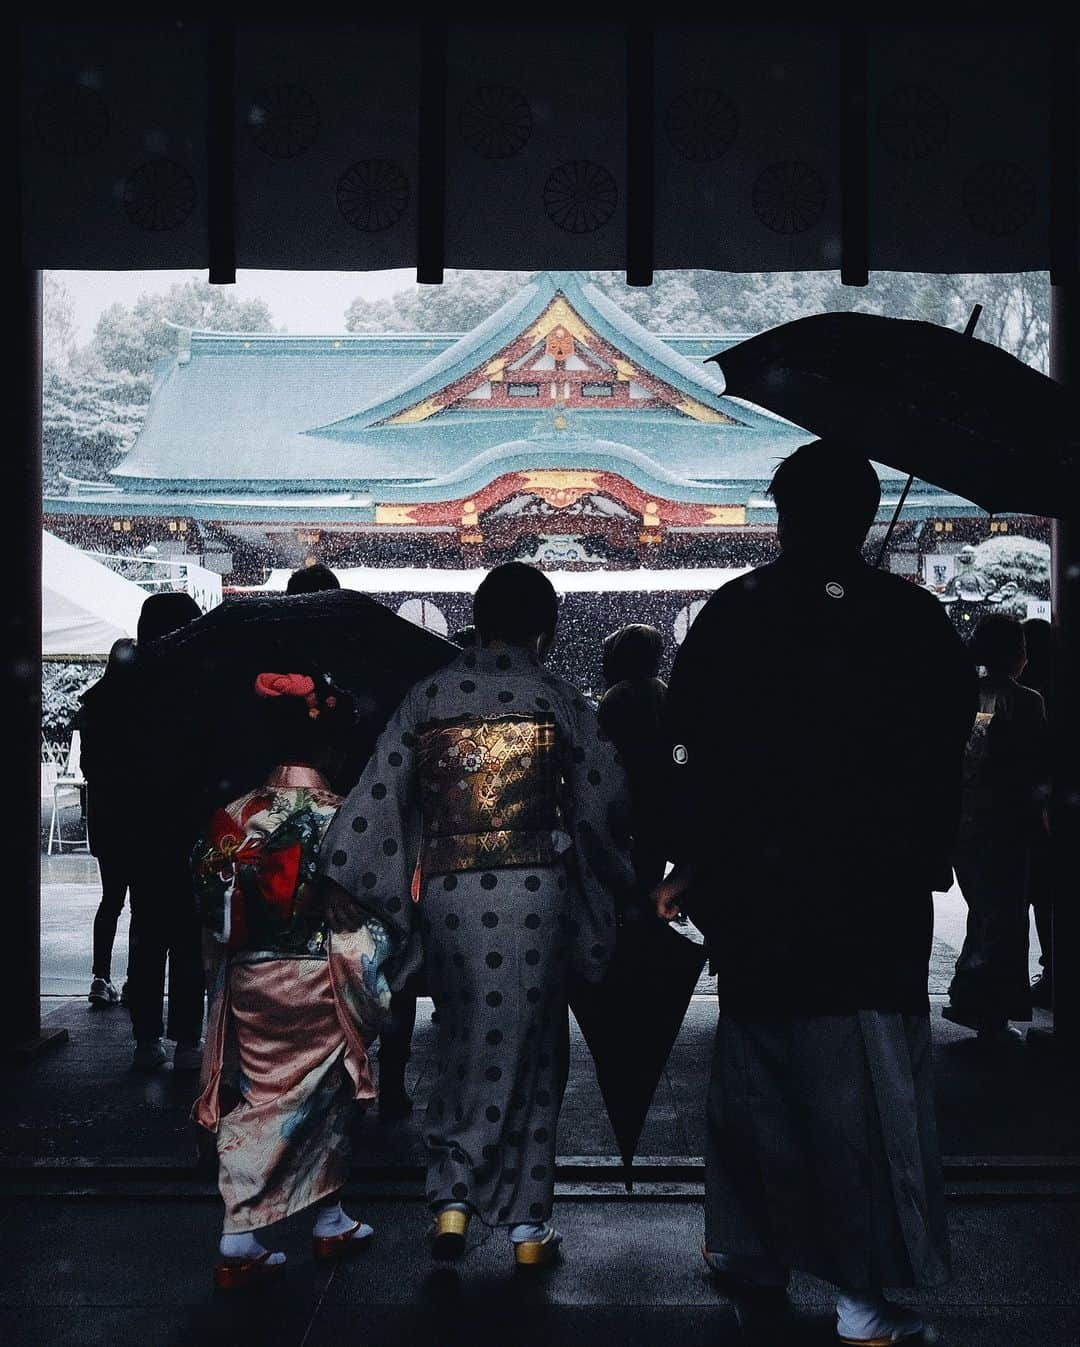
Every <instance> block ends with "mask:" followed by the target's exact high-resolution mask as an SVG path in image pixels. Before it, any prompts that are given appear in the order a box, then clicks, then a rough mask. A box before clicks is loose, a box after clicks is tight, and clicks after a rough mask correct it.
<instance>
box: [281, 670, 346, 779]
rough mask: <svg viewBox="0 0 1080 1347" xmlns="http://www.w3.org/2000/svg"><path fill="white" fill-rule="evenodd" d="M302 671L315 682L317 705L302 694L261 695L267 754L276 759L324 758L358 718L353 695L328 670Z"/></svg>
mask: <svg viewBox="0 0 1080 1347" xmlns="http://www.w3.org/2000/svg"><path fill="white" fill-rule="evenodd" d="M291 672H295V671H291ZM301 672H303V673H306V674H307V675H308V677H309V678H311V680H312V682H313V683H314V684H315V705H314V707H312V706H311V705H310V703H309V702H308V701H307V700H305V699H304V698H303V697H265V698H264V697H259V698H258V704H259V716H260V719H261V722H262V731H263V734H264V735H265V738H266V749H267V754H268V756H269V757H270V758H272V759H273V761H274V762H277V763H289V762H297V763H300V762H304V763H312V762H318V761H321V760H322V759H324V758H326V757H327V756H328V755H330V754H331V753H332V751H333V750H334V749H335V748H337V747H339V746H341V745H342V743H343V742H344V740H345V738H346V736H347V735H348V734H349V732H350V730H351V729H352V727H353V723H354V721H355V718H356V707H355V703H354V701H353V698H352V697H351V695H350V694H349V693H348V692H345V691H344V690H343V689H342V688H339V687H337V686H336V685H335V684H334V682H333V681H332V680H331V678H330V676H329V675H328V674H325V673H323V672H321V671H319V670H316V669H310V668H309V669H305V670H302V671H301ZM312 710H315V711H316V712H317V714H316V715H314V716H313V715H312V714H311V712H312Z"/></svg>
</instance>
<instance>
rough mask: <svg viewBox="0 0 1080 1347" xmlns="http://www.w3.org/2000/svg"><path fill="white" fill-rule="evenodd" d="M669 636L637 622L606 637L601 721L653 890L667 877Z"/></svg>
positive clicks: (641, 869) (646, 883)
mask: <svg viewBox="0 0 1080 1347" xmlns="http://www.w3.org/2000/svg"><path fill="white" fill-rule="evenodd" d="M663 653H664V638H663V637H662V636H661V635H660V633H659V632H658V631H657V630H656V628H655V627H649V626H646V625H644V624H643V623H639V622H635V623H631V624H630V625H629V626H626V627H620V629H619V630H618V631H613V632H612V633H611V634H610V636H608V637H607V639H606V640H605V641H604V686H605V687H606V689H607V690H606V692H605V693H604V695H603V697H601V699H600V705H599V707H598V708H597V715H598V717H599V720H600V727H601V729H602V730H603V731H604V733H605V734H606V735H607V736H608V737H609V738H610V739H611V741H612V743H613V744H614V745H615V748H616V750H617V751H618V754H619V757H620V758H622V761H623V766H624V767H625V769H626V776H627V780H628V781H629V783H630V796H631V800H632V802H633V835H634V845H633V849H632V852H631V856H632V859H633V863H634V872H635V874H636V875H637V880H638V884H639V885H640V887H641V889H642V891H643V892H644V893H648V891H649V890H650V889H652V888H653V887H654V886H655V885H657V884H659V882H660V881H661V880H662V879H663V877H664V867H665V863H666V857H665V855H664V840H663V836H662V829H661V828H660V826H659V820H660V819H661V817H662V812H663V800H664V794H665V787H666V784H667V761H668V754H667V741H666V738H665V733H664V695H665V693H666V691H667V688H666V685H665V684H664V682H663V681H662V680H661V679H660V678H659V677H658V676H657V675H658V674H659V671H660V660H661V658H662V657H663Z"/></svg>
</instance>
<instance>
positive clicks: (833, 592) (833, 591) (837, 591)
mask: <svg viewBox="0 0 1080 1347" xmlns="http://www.w3.org/2000/svg"><path fill="white" fill-rule="evenodd" d="M825 593H826V594H828V596H829V598H830V599H842V598H843V597H844V586H843V585H842V584H841V583H840V581H839V580H830V581H829V582H828V584H827V585H826V586H825Z"/></svg>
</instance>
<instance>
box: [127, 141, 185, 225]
mask: <svg viewBox="0 0 1080 1347" xmlns="http://www.w3.org/2000/svg"><path fill="white" fill-rule="evenodd" d="M196 195H197V194H196V190H195V179H194V178H193V177H192V176H191V174H190V173H189V172H188V171H187V169H186V168H184V166H183V164H178V163H176V161H175V160H173V159H151V160H150V162H149V163H148V164H143V166H142V167H141V168H137V169H136V170H135V172H134V173H132V174H131V175H130V177H129V178H128V179H127V181H126V182H125V183H124V194H123V202H124V210H125V211H127V215H128V219H129V220H130V221H131V223H132V224H135V225H138V226H139V228H140V229H146V230H149V231H150V232H151V233H161V232H164V231H166V230H169V229H179V227H180V226H181V225H182V224H183V223H184V222H185V220H187V219H188V218H189V216H190V215H191V212H192V211H193V210H194V209H195V199H196Z"/></svg>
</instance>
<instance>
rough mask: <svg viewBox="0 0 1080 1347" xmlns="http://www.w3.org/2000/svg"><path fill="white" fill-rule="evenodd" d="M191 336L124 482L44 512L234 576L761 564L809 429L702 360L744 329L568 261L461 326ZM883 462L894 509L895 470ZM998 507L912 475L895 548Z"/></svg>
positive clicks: (907, 550) (63, 524) (968, 526)
mask: <svg viewBox="0 0 1080 1347" xmlns="http://www.w3.org/2000/svg"><path fill="white" fill-rule="evenodd" d="M180 338H181V339H180V344H179V350H178V352H177V354H176V356H175V357H174V358H172V359H171V360H170V361H169V362H168V366H167V368H165V369H163V370H161V371H160V373H159V378H158V381H157V384H156V386H155V389H154V393H153V396H152V399H151V402H150V406H149V410H148V414H147V417H146V421H145V423H144V424H143V427H142V429H141V432H140V434H139V436H138V439H137V441H136V443H135V444H134V446H133V447H132V449H131V450H130V452H129V453H128V454H127V456H126V458H125V459H124V461H123V462H122V463H121V465H120V466H119V467H118V468H116V469H115V471H114V472H113V474H112V481H111V483H109V484H101V483H81V482H73V483H71V484H70V486H69V494H67V495H53V496H47V497H46V499H45V502H44V509H45V514H46V527H47V528H48V529H49V530H50V531H52V532H54V533H57V534H59V535H60V536H62V537H68V538H70V539H71V540H72V541H76V542H77V543H78V544H79V545H80V546H82V547H89V548H92V549H95V550H102V551H122V552H132V553H138V552H139V551H140V550H142V549H144V548H146V547H147V546H149V545H150V544H153V545H154V547H155V548H156V549H157V551H158V552H159V553H160V554H164V555H187V556H190V557H192V558H193V559H197V560H200V561H201V562H202V564H204V565H207V566H209V567H211V568H212V569H214V570H217V571H219V572H220V573H221V574H222V576H223V578H224V581H225V584H226V586H229V587H245V586H250V585H259V584H262V583H263V582H264V581H265V580H266V578H267V576H268V575H269V574H270V573H271V572H273V571H274V570H275V569H284V568H288V569H291V568H293V567H295V566H299V565H303V564H304V563H306V562H307V563H310V562H312V561H316V560H318V561H322V562H325V563H326V564H328V565H330V566H332V567H335V568H347V567H390V568H394V567H397V568H415V567H437V568H440V569H464V570H479V569H483V568H487V567H490V566H492V565H495V564H497V563H499V562H501V561H506V560H511V559H519V560H527V561H535V562H538V563H539V564H541V565H543V566H545V567H548V568H559V569H561V570H580V569H586V570H588V569H597V570H599V569H602V570H604V571H618V570H626V569H633V570H637V569H642V568H645V569H651V570H659V571H669V572H671V571H675V570H685V569H692V568H711V569H715V568H742V567H745V566H749V565H755V564H758V563H760V562H761V561H762V560H765V559H767V557H768V556H769V555H771V554H772V552H773V550H774V546H775V524H776V512H775V509H774V507H773V505H772V502H771V500H769V498H768V497H767V496H766V488H767V486H768V483H769V480H770V478H771V476H772V474H773V471H774V470H775V468H776V466H777V464H778V463H779V462H780V460H781V459H783V458H784V457H785V456H786V455H787V454H788V453H790V452H791V451H792V450H793V449H794V448H795V447H796V446H798V445H799V444H801V443H804V442H805V441H806V440H807V439H809V438H810V436H808V435H807V434H806V433H805V432H804V431H802V430H800V429H799V428H797V427H795V426H793V425H791V424H789V423H788V422H786V421H784V420H782V419H780V418H778V417H776V416H774V415H772V414H770V413H767V412H763V411H761V410H759V409H757V408H755V407H753V406H750V405H749V404H747V403H745V402H742V401H740V400H739V399H736V398H731V397H726V396H724V394H723V382H722V378H721V376H720V374H719V372H718V370H717V367H716V366H715V365H712V364H705V363H703V362H704V361H705V360H706V358H707V357H709V356H711V355H714V354H716V353H717V352H718V351H720V350H722V349H724V348H725V347H726V346H728V345H731V344H732V343H733V342H735V341H738V340H741V337H740V336H733V335H726V336H725V335H719V336H718V335H685V336H670V335H664V336H662V337H661V336H657V335H655V334H654V333H651V332H649V331H648V330H647V329H646V328H644V327H643V326H642V325H641V324H640V323H638V322H636V321H635V320H634V319H633V318H631V317H630V316H629V315H628V314H627V313H626V312H624V311H623V310H622V309H620V308H619V307H618V305H616V304H615V303H614V302H613V301H612V300H611V299H610V298H608V297H607V296H606V295H604V294H603V293H602V292H601V291H600V290H599V289H598V288H597V287H596V286H595V285H593V284H591V283H589V282H588V281H586V280H585V279H584V278H583V277H582V276H580V275H578V274H576V273H555V272H547V273H542V274H540V275H539V276H537V277H535V278H534V279H533V280H531V281H530V282H529V283H527V284H525V285H523V286H522V288H521V290H520V292H519V293H518V294H516V295H515V296H514V297H513V298H512V299H511V300H509V301H508V302H507V303H506V304H504V305H503V306H502V307H501V308H500V309H499V310H497V312H495V313H494V314H492V315H491V316H490V317H489V318H488V319H486V320H485V321H484V322H483V323H481V324H480V325H479V326H478V327H477V328H475V329H474V330H473V331H471V332H468V333H465V334H464V335H454V334H440V335H433V334H430V333H419V332H417V333H395V334H376V335H367V334H365V335H357V336H348V335H346V336H332V337H320V336H289V335H282V334H276V333H275V334H262V333H260V334H236V333H214V332H198V331H188V330H183V331H181V334H180ZM867 448H868V450H869V451H871V452H872V446H869V445H868V446H867ZM879 472H880V474H881V476H882V488H883V490H882V504H881V513H880V516H879V526H878V527H879V529H880V528H883V527H884V525H885V523H886V522H887V521H888V519H889V517H890V515H891V513H892V510H893V508H894V506H895V503H896V500H897V497H898V494H899V491H900V489H901V487H902V484H903V477H902V474H900V473H898V472H896V471H894V470H893V469H891V468H886V467H879ZM821 526H822V529H823V530H827V529H828V528H829V520H828V519H827V518H826V519H823V520H822V521H821ZM986 528H987V525H986V518H985V515H983V514H982V512H980V511H978V510H976V509H975V508H974V507H973V506H971V505H969V504H968V503H967V502H965V501H963V500H960V499H959V498H957V497H955V496H951V495H948V494H947V493H945V492H943V491H941V490H939V489H938V488H936V487H933V486H929V485H927V484H924V483H916V484H915V487H914V488H913V489H912V491H911V493H910V495H909V496H908V499H907V502H906V503H905V506H904V511H903V515H902V523H901V526H900V527H899V529H898V531H897V533H896V535H895V536H894V546H893V548H892V553H891V557H890V564H891V565H892V566H893V568H894V569H896V570H899V571H902V572H903V573H907V574H910V575H912V576H915V575H917V574H918V573H919V555H920V553H921V552H923V551H925V550H936V549H937V547H938V546H939V545H940V543H941V541H942V539H941V537H940V535H941V534H942V533H943V532H945V531H947V532H948V533H955V540H956V545H959V544H960V542H961V541H962V540H964V539H965V538H966V537H967V535H968V533H969V532H971V533H972V536H974V537H982V536H985V533H986ZM935 535H936V536H935ZM597 578H598V580H599V579H600V577H597ZM598 588H600V589H602V588H604V585H603V582H602V581H601V583H600V584H599V585H598Z"/></svg>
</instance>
